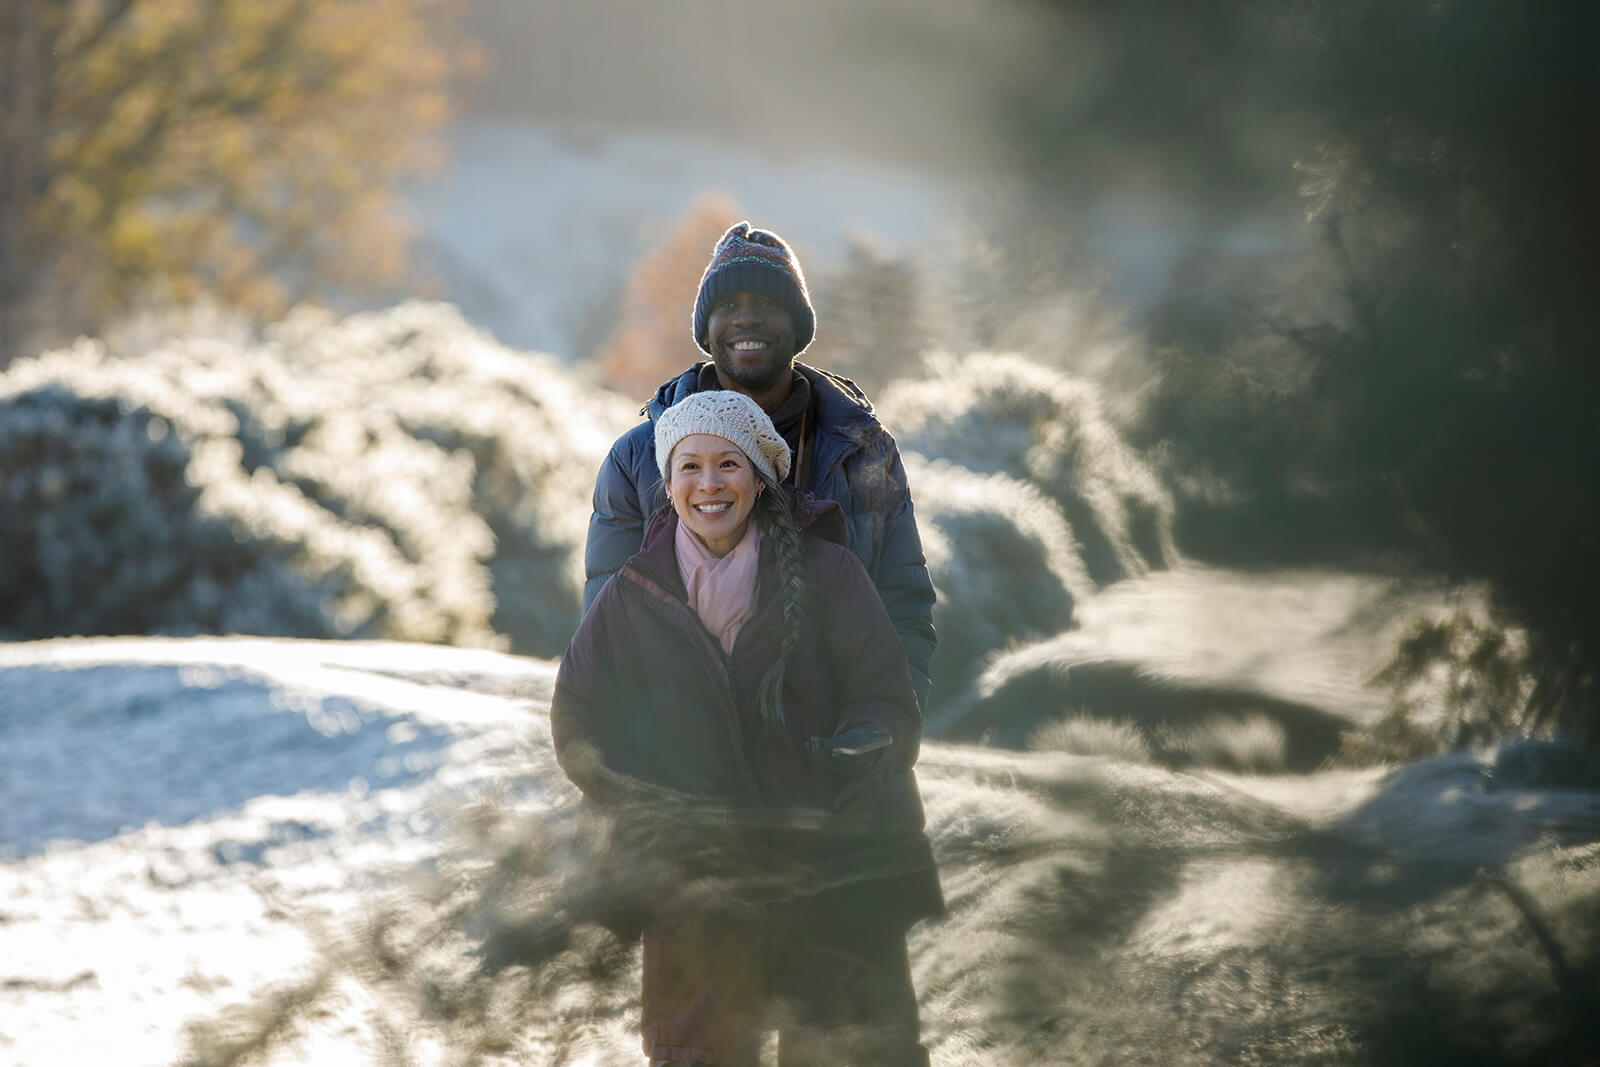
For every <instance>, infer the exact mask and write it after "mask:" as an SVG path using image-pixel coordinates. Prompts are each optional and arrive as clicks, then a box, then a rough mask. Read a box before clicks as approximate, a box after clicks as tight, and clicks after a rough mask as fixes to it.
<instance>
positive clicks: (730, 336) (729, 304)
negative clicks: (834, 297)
mask: <svg viewBox="0 0 1600 1067" xmlns="http://www.w3.org/2000/svg"><path fill="white" fill-rule="evenodd" d="M706 344H707V346H708V347H709V348H710V349H711V358H712V360H714V361H715V362H716V364H717V370H718V371H719V372H721V374H722V376H723V377H724V378H726V379H728V380H729V381H731V382H733V383H734V384H735V385H737V386H738V387H739V388H740V389H742V390H744V391H745V392H749V393H762V392H765V391H767V390H769V389H771V388H772V387H773V386H775V385H777V384H778V383H779V382H780V381H782V380H783V379H784V376H785V375H788V374H790V373H791V372H792V371H793V370H794V316H793V315H791V314H790V313H789V308H788V307H787V306H786V305H785V304H784V302H783V301H781V300H779V299H778V298H777V297H775V296H768V295H767V294H765V293H751V292H744V291H740V292H737V293H724V294H723V295H722V296H720V297H718V298H717V301H716V303H714V304H712V305H711V314H710V315H709V316H707V318H706Z"/></svg>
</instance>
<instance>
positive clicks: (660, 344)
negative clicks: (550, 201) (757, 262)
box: [596, 194, 740, 402]
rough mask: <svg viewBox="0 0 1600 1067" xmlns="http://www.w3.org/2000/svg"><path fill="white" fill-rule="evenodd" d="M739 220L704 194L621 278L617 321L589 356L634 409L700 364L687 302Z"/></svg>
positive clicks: (732, 209)
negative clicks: (633, 399)
mask: <svg viewBox="0 0 1600 1067" xmlns="http://www.w3.org/2000/svg"><path fill="white" fill-rule="evenodd" d="M739 219H740V215H739V209H738V207H737V206H736V205H735V204H734V203H733V202H732V201H730V200H728V199H727V198H726V197H723V196H719V195H716V194H707V195H705V196H702V197H700V198H699V199H698V200H696V201H695V202H694V203H693V204H692V205H690V207H689V210H688V212H686V213H685V214H684V216H683V218H681V219H679V220H678V222H677V223H676V224H674V226H673V228H672V231H671V232H670V233H668V234H667V236H666V238H665V240H663V241H662V242H661V244H660V246H659V247H657V248H656V249H655V250H654V251H652V252H651V253H649V254H648V255H646V256H645V257H644V258H643V259H641V260H640V261H639V262H638V263H637V264H636V265H635V266H634V268H633V271H632V273H630V274H629V275H628V287H627V291H626V292H625V293H624V294H623V298H622V308H621V313H622V314H621V319H620V321H618V322H617V324H616V327H615V328H614V329H613V331H612V333H611V336H610V337H609V338H608V339H607V340H606V343H605V344H604V346H603V347H602V348H601V349H600V351H599V353H598V354H597V356H596V360H597V362H598V363H599V366H600V373H601V376H602V377H603V378H604V379H605V382H606V384H607V385H609V386H610V387H611V388H613V389H615V390H617V391H618V392H620V393H623V394H625V395H627V396H631V397H636V398H638V399H639V400H640V401H641V402H643V401H645V400H648V399H649V398H650V397H651V396H653V395H655V391H656V387H657V386H659V385H660V384H661V383H662V382H664V381H666V380H667V379H668V378H671V377H673V376H675V375H678V374H681V373H683V371H685V370H686V369H688V368H689V367H690V366H691V365H693V364H694V363H696V362H698V361H699V360H702V359H705V358H707V357H706V354H705V353H704V352H702V351H700V349H699V347H698V346H696V344H695V340H694V303H695V296H696V294H697V293H698V292H699V290H700V277H701V275H703V274H704V273H705V269H706V264H707V263H708V262H709V261H710V259H711V249H712V247H713V246H714V245H716V243H717V238H719V237H721V236H722V235H723V233H724V232H726V231H727V229H728V227H729V226H732V225H733V224H734V223H736V222H738V221H739Z"/></svg>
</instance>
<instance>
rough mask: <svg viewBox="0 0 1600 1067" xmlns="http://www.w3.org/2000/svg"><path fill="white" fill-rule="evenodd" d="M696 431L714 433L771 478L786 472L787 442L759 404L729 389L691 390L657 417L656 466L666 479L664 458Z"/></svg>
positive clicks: (776, 479)
mask: <svg viewBox="0 0 1600 1067" xmlns="http://www.w3.org/2000/svg"><path fill="white" fill-rule="evenodd" d="M695 433H709V434H715V435H716V436H718V437H722V438H726V439H727V440H729V441H732V442H733V443H734V444H736V445H738V446H739V447H740V448H741V449H743V450H744V454H745V455H746V456H749V457H750V462H751V463H753V464H755V467H756V470H758V471H760V472H761V473H762V474H765V475H766V476H767V477H768V478H769V479H771V480H772V481H774V482H781V481H783V479H784V478H785V476H787V475H788V473H789V446H788V445H787V444H785V443H784V440H783V438H782V437H779V436H778V431H777V430H775V429H773V426H772V420H771V419H769V418H768V417H767V413H766V412H765V411H762V410H761V405H760V404H757V403H756V402H755V401H754V400H751V399H750V398H749V397H747V396H745V395H744V394H743V393H736V392H734V391H733V390H731V389H712V390H708V391H707V392H704V393H694V394H692V395H690V396H687V397H685V398H684V399H682V400H680V401H678V402H677V403H676V404H674V405H672V406H671V407H670V408H668V409H667V410H666V411H664V412H662V413H661V414H660V415H659V416H657V418H656V466H657V467H659V468H661V480H662V481H663V482H665V481H667V480H668V478H667V461H668V460H669V459H671V458H672V450H673V449H674V448H676V447H677V444H678V442H679V441H681V440H683V439H684V438H685V437H688V436H689V435H690V434H695Z"/></svg>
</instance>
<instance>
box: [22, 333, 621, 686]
mask: <svg viewBox="0 0 1600 1067" xmlns="http://www.w3.org/2000/svg"><path fill="white" fill-rule="evenodd" d="M141 332H142V333H143V335H144V338H145V344H146V345H147V347H139V348H134V349H130V350H127V351H122V352H120V353H119V352H114V351H111V350H108V348H107V346H106V345H105V344H102V343H100V342H91V341H80V342H79V343H78V344H77V345H76V346H74V347H73V348H69V349H63V350H59V351H55V352H50V353H46V354H45V355H43V356H40V357H38V358H36V359H26V360H19V361H17V362H16V363H14V364H13V365H12V366H11V367H10V368H9V369H8V370H7V371H5V372H4V373H0V504H3V507H0V554H3V555H4V557H5V559H6V560H7V561H8V565H7V567H6V569H5V572H4V574H3V575H0V636H4V637H7V638H10V639H32V638H44V637H54V636H61V635H71V634H143V633H179V634H189V633H256V634H280V635H294V636H304V637H348V636H354V637H388V638H396V639H401V640H411V641H426V642H437V643H445V644H457V645H477V646H485V645H488V646H502V645H509V647H511V648H512V649H514V650H516V651H519V652H524V653H530V654H534V655H546V656H549V655H555V654H557V653H559V652H560V650H561V648H562V647H563V646H564V645H565V644H566V641H567V639H568V637H570V636H571V633H572V629H573V627H574V626H575V625H576V624H577V620H578V612H579V606H580V599H581V598H580V587H581V584H582V578H583V575H582V550H581V545H582V543H583V537H584V532H585V528H586V520H587V516H588V506H587V504H588V499H589V491H590V488H591V485H592V479H593V475H594V471H595V470H596V469H597V468H598V466H599V463H600V458H601V457H602V456H603V455H604V453H605V450H606V449H607V448H608V447H609V446H610V444H611V441H612V440H613V439H614V438H615V436H616V435H617V434H618V433H620V432H621V431H622V429H623V428H624V427H625V426H626V425H627V421H628V419H627V414H628V413H627V404H626V403H625V402H624V401H622V400H621V398H619V397H616V396H613V395H612V394H609V393H603V392H599V393H597V392H595V391H594V390H592V389H591V388H589V387H588V386H587V384H586V383H583V382H581V381H579V380H578V379H576V378H575V377H573V376H572V375H570V374H569V373H568V372H566V371H565V370H564V369H562V368H560V367H558V366H557V365H555V364H553V363H550V362H548V361H547V360H544V359H542V358H541V357H538V356H535V355H532V354H528V353H516V352H510V351H508V350H505V349H502V348H500V347H499V346H498V345H496V344H494V343H493V342H492V341H490V340H489V339H488V338H486V337H484V336H483V335H481V334H479V333H477V332H476V331H474V330H472V329H471V328H470V327H468V326H467V325H466V324H465V323H464V322H462V321H461V319H460V317H459V316H458V315H457V314H456V313H455V312H454V311H453V310H452V309H449V308H447V307H443V306H437V305H426V304H407V305H402V306H400V307H397V308H394V309H391V310H389V311H386V312H383V313H381V314H372V315H357V316H352V317H350V318H347V319H343V320H338V319H334V318H333V317H332V316H329V315H325V314H321V313H317V312H313V311H310V310H302V311H301V312H299V313H297V314H295V315H293V316H291V317H290V318H289V319H287V320H286V321H285V322H283V323H282V324H280V325H278V326H276V327H274V328H273V329H272V330H271V331H269V333H268V335H267V338H266V340H265V341H261V342H255V343H240V342H239V341H238V340H236V339H234V340H222V339H217V338H214V337H207V336H205V335H203V334H189V335H186V336H182V337H177V338H171V339H166V340H162V341H156V340H154V338H156V337H158V336H159V331H157V330H155V328H154V327H153V326H152V325H149V324H147V325H146V326H145V327H144V328H143V329H142V331H141ZM221 332H223V333H231V332H233V331H231V330H226V329H225V330H223V331H221Z"/></svg>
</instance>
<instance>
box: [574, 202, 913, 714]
mask: <svg viewBox="0 0 1600 1067" xmlns="http://www.w3.org/2000/svg"><path fill="white" fill-rule="evenodd" d="M815 332H816V317H815V315H814V313H813V311H812V308H811V297H810V294H809V293H808V292H807V290H806V281H805V276H804V274H802V273H801V271H800V264H799V262H798V260H796V259H795V256H794V253H793V252H792V251H791V250H790V248H789V246H788V245H787V244H785V243H784V241H783V239H782V238H780V237H779V236H778V235H777V234H775V233H772V232H770V231H767V230H757V229H752V228H751V226H750V224H749V223H748V222H741V223H739V224H738V225H737V226H734V227H732V228H731V229H729V230H728V232H727V233H725V234H723V235H722V238H721V240H719V241H718V242H717V245H716V247H715V248H714V249H713V250H712V253H711V262H710V263H709V264H707V266H706V269H705V273H704V275H703V276H702V277H701V279H700V290H699V293H698V295H697V296H696V298H695V304H694V317H693V336H694V340H695V343H696V344H697V345H699V346H700V349H701V350H702V351H704V352H705V353H706V354H707V355H709V356H710V357H711V359H710V360H709V361H704V362H701V363H697V364H695V365H694V366H692V367H690V368H689V369H688V370H686V371H684V372H683V373H682V374H680V375H679V376H678V377H676V378H674V379H672V380H671V381H669V382H667V383H665V384H664V385H662V386H661V388H660V389H658V390H657V391H656V394H655V396H654V397H653V398H652V399H651V400H650V402H649V403H648V404H646V405H645V407H644V410H643V411H641V412H640V414H643V415H648V416H649V418H650V421H648V422H642V423H640V424H639V425H637V426H635V427H633V429H631V430H629V431H628V432H627V433H625V434H623V435H622V437H620V438H619V439H618V440H617V442H616V444H614V445H613V446H612V447H611V452H610V454H609V455H608V456H607V457H606V460H605V463H604V464H602V465H601V468H600V473H599V474H598V476H597V477H596V479H595V487H594V514H593V516H591V518H590V520H589V538H588V544H587V546H586V549H585V552H584V566H585V571H586V573H587V576H588V581H587V582H586V584H585V585H584V590H583V607H584V610H585V611H588V609H589V605H590V604H592V603H593V602H594V598H595V597H596V596H598V595H599V593H600V589H601V588H602V587H603V586H604V585H605V583H606V581H607V580H608V579H609V578H610V577H611V575H612V574H613V573H615V572H616V571H617V570H618V569H619V568H620V567H621V566H622V564H623V563H624V562H626V561H627V559H628V557H630V556H632V555H633V554H634V553H635V552H637V551H639V548H640V545H641V544H642V542H643V539H644V527H645V522H646V520H647V518H648V517H649V516H648V513H649V511H650V510H651V509H653V507H654V506H655V503H656V497H657V490H658V486H659V484H660V480H661V476H660V473H659V471H658V468H657V465H656V457H655V433H654V429H653V425H652V424H653V422H654V420H655V419H656V417H657V416H658V415H660V414H661V413H662V412H663V411H665V410H666V409H667V408H669V407H671V406H672V405H673V404H675V403H677V402H678V401H680V400H682V399H683V398H684V397H686V396H690V395H692V394H694V393H698V392H702V391H704V390H708V389H733V390H736V391H738V392H741V393H744V394H746V395H747V396H749V397H750V398H751V399H753V400H755V402H756V403H757V404H759V405H761V407H762V409H763V410H764V411H766V412H767V414H768V415H769V416H771V418H772V421H773V424H774V425H775V426H776V427H777V430H778V432H779V433H780V434H782V435H783V438H784V440H785V441H787V442H788V444H789V447H790V449H791V450H792V451H793V453H794V462H793V464H792V465H791V467H790V473H789V477H788V478H787V479H786V481H788V482H789V483H790V484H792V485H794V486H796V487H797V488H800V489H805V490H809V491H810V492H812V493H814V494H816V495H817V496H819V497H825V498H827V499H830V500H834V501H837V502H838V503H839V504H840V506H842V507H843V508H844V512H845V518H846V521H847V525H848V527H849V536H850V547H851V549H853V550H854V551H855V553H856V555H857V556H859V557H860V558H861V561H862V562H863V563H864V564H866V567H867V573H868V574H870V575H871V576H872V581H873V584H874V585H876V586H877V589H878V595H879V596H880V597H882V598H883V603H884V606H885V607H886V608H887V609H888V611H889V617H890V618H891V619H893V620H894V625H895V629H896V630H897V631H898V632H899V635H900V642H901V644H902V645H904V646H905V650H906V658H907V659H908V660H909V661H910V664H911V680H912V685H913V687H914V688H915V689H916V692H917V700H918V701H919V702H920V703H921V704H922V706H923V708H924V709H926V708H927V701H928V688H929V685H928V662H929V659H930V658H931V656H932V654H933V647H934V642H935V638H934V632H933V599H934V597H933V582H932V580H931V579H930V578H929V577H928V566H927V562H926V561H925V560H924V558H923V555H922V539H921V537H920V536H919V535H918V533H917V523H916V517H915V515H914V513H913V511H912V507H911V496H910V493H909V491H908V490H907V487H906V472H905V466H904V464H903V463H902V462H901V460H900V450H899V448H898V447H897V446H896V445H895V442H894V438H893V437H892V436H891V435H890V434H889V431H888V430H886V429H884V427H883V424H882V423H880V422H879V421H878V419H877V417H876V416H875V415H874V414H873V413H872V405H871V403H870V402H868V400H867V398H866V396H865V394H863V393H862V392H861V390H860V389H858V388H856V385H855V383H854V382H851V381H849V380H848V379H845V378H840V377H837V376H835V375H832V374H829V373H828V372H827V371H823V370H818V369H817V368H815V367H809V366H807V365H805V364H804V363H799V362H797V361H796V359H795V357H796V355H798V354H799V353H800V352H803V351H804V350H805V348H806V346H807V345H808V344H810V343H811V338H812V336H813V335H814V333H815Z"/></svg>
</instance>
